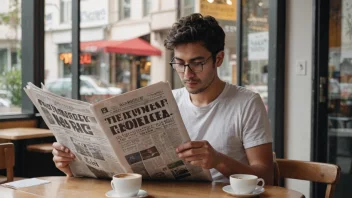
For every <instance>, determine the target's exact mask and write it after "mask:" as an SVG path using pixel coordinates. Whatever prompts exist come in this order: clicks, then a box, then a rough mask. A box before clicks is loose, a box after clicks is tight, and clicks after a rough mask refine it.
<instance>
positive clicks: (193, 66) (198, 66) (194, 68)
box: [189, 62, 203, 73]
mask: <svg viewBox="0 0 352 198" xmlns="http://www.w3.org/2000/svg"><path fill="white" fill-rule="evenodd" d="M189 66H190V67H191V69H192V71H193V72H194V73H198V72H201V71H202V70H203V65H202V63H201V62H193V63H190V64H189Z"/></svg>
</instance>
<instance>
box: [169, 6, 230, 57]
mask: <svg viewBox="0 0 352 198" xmlns="http://www.w3.org/2000/svg"><path fill="white" fill-rule="evenodd" d="M194 42H200V43H201V44H202V45H203V46H204V47H205V48H206V49H207V50H208V51H209V52H211V53H212V56H213V61H215V57H216V54H217V53H218V52H220V51H222V50H224V46H225V32H224V30H223V29H222V28H221V27H220V25H219V23H218V22H217V21H216V19H215V18H214V17H212V16H204V17H203V15H201V14H199V13H194V14H191V15H189V16H186V17H182V18H181V19H180V20H179V21H178V22H176V23H174V24H173V25H172V28H171V30H170V31H169V34H168V36H167V38H166V40H165V41H164V46H165V47H166V48H167V49H169V50H173V49H174V48H175V47H176V46H177V45H179V44H185V43H194Z"/></svg>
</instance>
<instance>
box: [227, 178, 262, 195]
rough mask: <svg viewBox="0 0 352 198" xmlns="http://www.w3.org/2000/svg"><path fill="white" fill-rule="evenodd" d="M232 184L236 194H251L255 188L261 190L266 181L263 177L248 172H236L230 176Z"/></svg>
mask: <svg viewBox="0 0 352 198" xmlns="http://www.w3.org/2000/svg"><path fill="white" fill-rule="evenodd" d="M259 182H262V185H261V186H258V183H259ZM230 184H231V188H232V190H233V192H234V193H235V194H250V193H252V192H253V191H254V190H256V191H259V190H261V189H262V188H263V187H264V185H265V183H264V180H263V179H262V178H259V179H258V177H257V176H255V175H247V174H234V175H231V176H230Z"/></svg>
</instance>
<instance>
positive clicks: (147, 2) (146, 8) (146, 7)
mask: <svg viewBox="0 0 352 198" xmlns="http://www.w3.org/2000/svg"><path fill="white" fill-rule="evenodd" d="M151 5H152V1H151V0H143V16H147V15H148V14H149V13H150V10H151Z"/></svg>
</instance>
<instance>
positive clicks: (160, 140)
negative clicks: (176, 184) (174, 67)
mask: <svg viewBox="0 0 352 198" xmlns="http://www.w3.org/2000/svg"><path fill="white" fill-rule="evenodd" d="M93 109H94V111H95V115H97V119H98V122H100V125H101V126H102V128H103V129H104V131H105V132H106V135H107V136H108V139H109V140H110V142H111V145H113V147H114V148H118V147H121V149H122V152H121V151H116V153H118V155H119V156H118V158H119V159H120V160H121V163H122V164H126V163H127V164H128V165H129V166H130V167H131V169H132V171H133V172H135V173H139V174H142V175H143V178H145V179H176V180H211V176H210V172H209V170H203V169H202V168H200V167H197V166H193V165H190V164H189V163H186V162H184V161H182V160H181V159H180V158H178V157H177V154H176V148H177V147H178V146H179V145H180V144H182V143H185V142H187V141H190V137H189V135H188V133H187V130H186V128H185V126H184V124H183V121H182V118H181V114H180V112H179V109H178V106H177V104H176V101H175V99H174V97H173V95H172V91H171V88H170V86H169V84H168V83H166V82H159V83H156V84H153V85H150V86H147V87H144V88H141V89H138V90H135V91H131V92H128V93H126V94H123V95H119V96H115V97H112V98H109V99H106V100H103V101H101V102H98V103H96V104H94V105H93ZM115 145H116V146H115ZM122 159H125V162H122Z"/></svg>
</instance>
